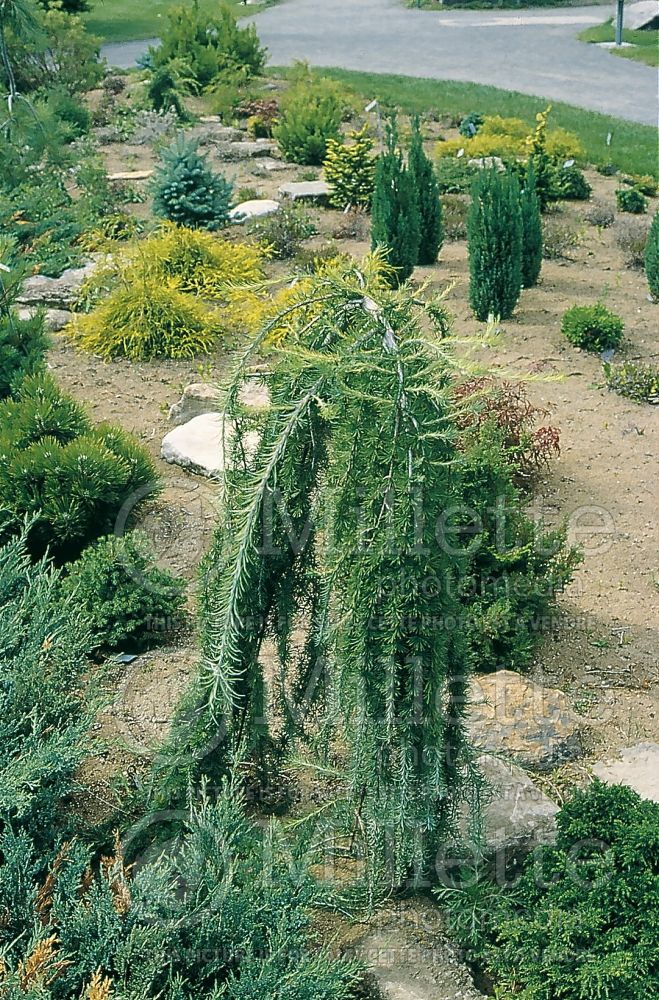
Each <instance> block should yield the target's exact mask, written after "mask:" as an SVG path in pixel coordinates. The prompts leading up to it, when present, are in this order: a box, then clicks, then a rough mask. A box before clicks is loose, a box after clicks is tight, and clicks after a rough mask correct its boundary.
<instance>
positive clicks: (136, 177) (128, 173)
mask: <svg viewBox="0 0 659 1000" xmlns="http://www.w3.org/2000/svg"><path fill="white" fill-rule="evenodd" d="M149 177H153V170H120V171H119V173H116V174H108V180H109V181H148V179H149Z"/></svg>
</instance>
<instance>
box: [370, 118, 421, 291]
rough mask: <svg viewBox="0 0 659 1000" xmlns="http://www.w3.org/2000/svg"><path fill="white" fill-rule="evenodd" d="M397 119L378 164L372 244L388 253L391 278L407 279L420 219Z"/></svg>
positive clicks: (416, 246)
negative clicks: (401, 144)
mask: <svg viewBox="0 0 659 1000" xmlns="http://www.w3.org/2000/svg"><path fill="white" fill-rule="evenodd" d="M397 142H398V133H397V130H396V123H395V121H393V120H392V121H391V122H389V124H388V126H387V140H386V146H385V149H384V152H383V153H381V155H380V156H379V157H378V159H377V163H376V167H375V188H374V191H373V209H372V216H373V221H372V226H371V246H372V248H373V249H374V250H376V249H378V248H380V249H384V250H385V252H386V253H387V261H388V263H389V265H390V267H391V268H392V272H391V280H392V281H394V282H397V283H399V284H400V283H402V282H404V281H406V280H407V279H408V278H409V277H410V275H411V274H412V271H413V270H414V267H415V265H416V262H417V260H418V257H419V243H420V240H421V219H420V217H419V205H418V201H417V195H416V190H415V188H414V182H413V180H412V176H411V174H410V172H409V170H408V168H407V167H406V166H405V162H404V160H403V154H402V152H401V151H400V149H398V146H397Z"/></svg>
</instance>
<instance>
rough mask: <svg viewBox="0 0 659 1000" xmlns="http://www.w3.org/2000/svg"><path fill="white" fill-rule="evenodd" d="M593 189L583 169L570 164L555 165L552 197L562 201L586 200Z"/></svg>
mask: <svg viewBox="0 0 659 1000" xmlns="http://www.w3.org/2000/svg"><path fill="white" fill-rule="evenodd" d="M592 191H593V189H592V188H591V186H590V184H589V183H588V181H587V180H586V177H585V175H584V172H583V170H579V168H578V167H576V166H574V164H572V165H571V166H569V167H568V166H561V167H557V169H556V171H555V173H554V190H553V198H554V199H559V200H564V201H588V199H589V198H590V196H591V194H592Z"/></svg>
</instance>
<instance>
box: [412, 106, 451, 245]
mask: <svg viewBox="0 0 659 1000" xmlns="http://www.w3.org/2000/svg"><path fill="white" fill-rule="evenodd" d="M407 162H408V170H409V173H410V178H411V180H412V184H413V185H414V191H415V193H416V203H417V209H418V212H419V222H420V238H419V252H418V254H417V261H416V262H417V264H425V265H428V264H436V263H437V258H438V256H439V251H440V250H441V248H442V243H443V242H444V229H443V225H442V203H441V200H440V197H439V185H438V183H437V178H436V177H435V169H434V167H433V165H432V163H431V162H430V160H429V158H428V157H427V156H426V153H425V150H424V148H423V139H422V138H421V125H420V122H419V117H418V115H417V116H415V117H414V120H413V122H412V142H411V145H410V152H409V156H408V161H407Z"/></svg>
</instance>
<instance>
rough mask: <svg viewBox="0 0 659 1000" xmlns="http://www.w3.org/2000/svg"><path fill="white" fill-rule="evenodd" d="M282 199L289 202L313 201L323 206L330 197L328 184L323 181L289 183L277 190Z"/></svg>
mask: <svg viewBox="0 0 659 1000" xmlns="http://www.w3.org/2000/svg"><path fill="white" fill-rule="evenodd" d="M279 194H280V195H281V196H282V198H289V199H290V200H291V201H313V202H316V203H317V204H324V203H325V202H326V201H327V200H328V198H329V195H330V189H329V184H327V183H326V182H325V181H291V182H290V183H289V184H282V185H281V187H280V188H279Z"/></svg>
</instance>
